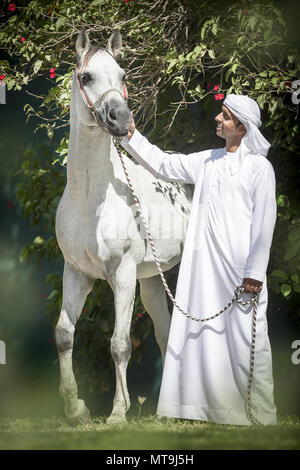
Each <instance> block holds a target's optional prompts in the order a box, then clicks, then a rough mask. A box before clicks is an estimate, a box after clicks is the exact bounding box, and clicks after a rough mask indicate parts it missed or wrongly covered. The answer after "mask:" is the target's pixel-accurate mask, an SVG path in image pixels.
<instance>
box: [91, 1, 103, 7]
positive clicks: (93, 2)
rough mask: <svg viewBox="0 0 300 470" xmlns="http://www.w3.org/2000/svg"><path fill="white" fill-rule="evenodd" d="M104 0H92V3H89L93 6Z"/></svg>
mask: <svg viewBox="0 0 300 470" xmlns="http://www.w3.org/2000/svg"><path fill="white" fill-rule="evenodd" d="M103 2H104V0H93V1H92V3H91V6H94V5H100V3H103Z"/></svg>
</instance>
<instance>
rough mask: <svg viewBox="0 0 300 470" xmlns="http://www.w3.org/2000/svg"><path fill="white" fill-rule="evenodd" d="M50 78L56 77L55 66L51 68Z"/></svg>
mask: <svg viewBox="0 0 300 470" xmlns="http://www.w3.org/2000/svg"><path fill="white" fill-rule="evenodd" d="M50 78H55V67H52V69H50Z"/></svg>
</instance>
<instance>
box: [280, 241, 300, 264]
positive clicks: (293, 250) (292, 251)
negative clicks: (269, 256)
mask: <svg viewBox="0 0 300 470" xmlns="http://www.w3.org/2000/svg"><path fill="white" fill-rule="evenodd" d="M299 248H300V240H298V241H297V242H296V243H293V244H292V245H291V246H289V248H288V249H287V250H286V252H285V254H284V258H283V260H284V261H289V260H290V259H292V258H294V257H295V256H296V254H297V252H298V250H299Z"/></svg>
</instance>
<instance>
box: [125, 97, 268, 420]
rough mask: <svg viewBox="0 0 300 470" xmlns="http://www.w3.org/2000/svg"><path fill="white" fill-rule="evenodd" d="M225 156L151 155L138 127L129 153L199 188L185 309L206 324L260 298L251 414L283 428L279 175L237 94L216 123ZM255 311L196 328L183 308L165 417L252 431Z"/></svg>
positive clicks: (181, 299) (165, 380) (183, 292)
mask: <svg viewBox="0 0 300 470" xmlns="http://www.w3.org/2000/svg"><path fill="white" fill-rule="evenodd" d="M215 120H216V121H217V129H216V133H217V135H218V136H219V137H222V138H224V139H226V147H224V148H217V149H211V150H206V151H201V152H195V153H192V154H189V155H184V154H168V153H165V152H163V151H162V150H160V149H159V148H158V147H156V146H155V145H152V144H151V143H150V142H149V141H148V140H147V139H146V138H145V137H143V136H142V135H141V134H140V133H139V131H138V130H137V129H136V128H135V124H134V120H133V119H132V122H131V127H130V130H129V132H128V135H127V136H126V137H124V138H123V139H122V142H121V144H122V146H123V147H124V148H125V149H126V150H127V151H128V152H129V153H130V155H132V156H133V157H134V158H135V159H136V160H137V161H138V162H139V163H141V164H142V165H143V166H144V167H145V168H147V169H148V170H149V171H150V172H151V173H152V174H154V175H155V176H156V177H159V178H162V179H164V180H166V181H177V182H180V183H192V184H195V191H194V196H193V201H192V205H191V212H190V218H189V224H188V228H187V232H186V240H185V245H184V250H183V254H182V259H181V264H180V270H179V275H178V281H177V286H176V295H175V298H176V301H177V303H178V304H179V306H180V307H181V308H182V309H183V310H184V311H185V312H188V313H189V314H191V315H193V316H194V317H198V318H206V317H210V316H212V315H214V314H215V313H217V312H219V311H220V310H221V309H223V308H224V307H225V306H226V305H227V304H228V302H229V301H230V300H231V299H232V298H233V295H234V291H235V289H236V287H237V286H239V285H241V284H245V291H244V292H243V294H242V295H241V296H240V300H243V301H248V300H250V299H251V298H252V297H253V294H252V293H253V292H258V293H259V295H258V305H257V322H256V337H255V356H254V374H253V379H252V387H251V410H252V414H253V416H254V417H255V419H256V420H258V421H259V422H260V423H262V424H265V425H269V424H276V423H277V417H276V406H275V405H274V400H273V373H272V355H271V348H270V342H269V338H268V325H267V319H266V312H267V303H268V291H267V282H266V281H267V280H266V270H267V265H268V261H269V253H270V247H271V242H272V238H273V231H274V227H275V222H276V214H277V205H276V195H275V184H276V183H275V174H274V170H273V167H272V164H271V163H270V162H269V160H267V158H266V155H267V153H268V149H269V147H270V144H269V143H268V141H267V140H266V139H265V138H264V137H263V136H262V134H261V133H260V131H259V129H258V127H260V125H261V121H260V110H259V107H258V105H257V103H256V101H254V100H252V99H251V98H249V97H248V96H244V95H233V94H230V95H228V96H227V98H226V99H225V100H224V103H223V106H222V111H221V112H220V114H218V115H217V116H216V117H215ZM252 319H253V305H252V304H250V305H248V306H243V305H241V304H239V303H238V302H234V303H233V304H232V305H231V306H230V307H229V308H228V309H227V310H226V311H225V312H224V313H222V314H221V315H219V316H218V317H216V318H214V319H213V320H210V321H206V322H195V321H193V320H191V319H189V318H187V317H186V316H184V315H183V314H182V313H181V312H180V311H178V309H177V308H176V307H175V306H174V308H173V315H172V321H171V327H170V332H169V338H168V346H167V352H166V358H165V363H164V368H163V377H162V383H161V388H160V395H159V402H158V408H157V415H160V416H168V417H177V418H185V419H193V420H201V421H210V422H215V423H222V424H236V425H251V424H253V422H252V420H251V419H250V417H249V415H248V412H247V387H248V381H249V371H250V354H251V342H252Z"/></svg>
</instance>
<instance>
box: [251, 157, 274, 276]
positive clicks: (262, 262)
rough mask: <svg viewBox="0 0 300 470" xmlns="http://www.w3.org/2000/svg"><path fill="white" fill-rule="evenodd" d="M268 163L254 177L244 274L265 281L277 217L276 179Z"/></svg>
mask: <svg viewBox="0 0 300 470" xmlns="http://www.w3.org/2000/svg"><path fill="white" fill-rule="evenodd" d="M268 163H269V164H268V165H267V166H266V167H265V168H264V169H262V170H261V171H259V172H258V173H256V174H255V175H254V178H253V180H252V186H251V191H250V194H251V198H252V201H253V213H252V224H251V236H250V249H249V255H248V258H247V261H246V266H245V271H244V277H248V278H251V279H255V280H257V281H261V282H263V280H264V277H265V274H266V271H267V266H268V262H269V257H270V248H271V243H272V238H273V232H274V228H275V223H276V217H277V203H276V180H275V173H274V169H273V166H272V164H271V163H270V162H268Z"/></svg>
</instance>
